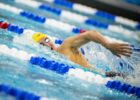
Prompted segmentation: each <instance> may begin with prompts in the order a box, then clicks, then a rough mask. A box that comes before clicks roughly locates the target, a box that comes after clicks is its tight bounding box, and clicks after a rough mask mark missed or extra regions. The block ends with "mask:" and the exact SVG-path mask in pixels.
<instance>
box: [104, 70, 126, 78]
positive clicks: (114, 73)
mask: <svg viewBox="0 0 140 100" xmlns="http://www.w3.org/2000/svg"><path fill="white" fill-rule="evenodd" d="M105 75H106V77H116V76H120V77H123V78H124V77H125V75H124V74H122V73H117V72H113V71H111V72H105Z"/></svg>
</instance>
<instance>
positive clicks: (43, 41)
mask: <svg viewBox="0 0 140 100" xmlns="http://www.w3.org/2000/svg"><path fill="white" fill-rule="evenodd" d="M39 43H40V44H41V45H43V46H48V47H50V48H51V50H54V49H55V46H54V44H53V43H52V42H51V40H50V39H49V38H48V37H44V38H42V39H41V40H40V41H39Z"/></svg>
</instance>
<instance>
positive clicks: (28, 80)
mask: <svg viewBox="0 0 140 100" xmlns="http://www.w3.org/2000/svg"><path fill="white" fill-rule="evenodd" d="M0 3H4V4H5V5H10V6H14V7H16V8H20V9H24V10H26V11H29V12H32V13H34V14H36V15H39V16H45V17H47V18H52V19H55V20H57V21H61V22H65V23H67V24H70V25H75V26H77V27H79V28H83V29H86V30H88V29H95V30H98V31H99V32H101V33H103V34H104V35H106V36H109V37H111V39H112V38H117V39H118V38H119V39H120V40H121V41H126V42H129V43H130V44H133V45H135V46H136V47H137V48H139V47H140V46H139V42H140V41H139V38H138V36H139V30H137V29H132V28H129V27H126V28H127V29H129V30H130V31H133V32H134V35H133V36H128V35H125V34H123V33H117V32H116V33H115V32H112V31H109V30H106V29H102V28H99V27H94V26H88V25H85V24H84V23H77V22H74V21H70V20H65V19H61V18H59V17H58V16H56V15H54V14H52V13H50V12H45V11H42V10H39V9H36V8H33V7H29V6H26V5H21V4H18V3H15V2H14V0H7V1H5V0H1V1H0ZM43 3H46V2H43ZM48 5H49V3H48ZM51 6H53V7H59V8H60V9H65V8H64V7H61V6H55V5H54V4H51ZM65 10H69V9H65ZM69 11H72V12H75V11H73V10H69ZM76 13H78V12H76ZM80 14H81V15H85V14H82V13H80ZM88 17H91V16H88ZM96 17H97V16H96ZM91 18H93V19H94V17H91ZM100 19H102V18H100V17H97V19H96V20H98V21H99V20H100ZM0 21H4V22H8V23H11V24H14V25H17V26H19V27H22V28H24V30H26V29H30V30H33V31H35V32H43V33H46V34H48V35H49V36H51V37H54V38H56V39H60V40H64V39H65V38H67V37H70V36H74V35H78V33H77V34H75V33H73V32H68V31H64V30H62V29H61V28H56V27H53V26H49V25H43V24H42V23H38V22H35V21H33V20H30V19H27V18H24V17H22V16H20V15H18V14H14V13H13V12H10V11H7V10H4V9H0ZM103 22H105V23H108V24H110V21H109V20H105V21H103ZM114 24H115V25H118V24H117V23H114ZM118 26H119V25H118ZM124 28H125V27H124ZM135 36H136V37H137V38H135ZM3 45H6V46H7V47H8V48H9V49H7V47H5V46H3ZM13 48H16V50H17V51H16V50H15V49H13ZM40 48H41V49H40ZM81 48H82V49H83V50H84V53H83V54H84V56H85V57H86V59H87V60H88V62H89V63H90V64H91V65H92V66H96V67H97V68H98V69H101V70H103V71H110V70H113V71H118V72H123V73H125V74H126V75H127V77H126V78H124V79H123V78H120V77H116V78H113V79H112V80H119V81H121V82H124V83H128V84H131V85H132V86H137V87H140V81H139V80H140V79H139V75H140V73H139V72H140V69H139V60H140V58H139V55H140V52H136V51H134V53H133V55H132V57H130V58H127V57H122V58H118V57H116V56H114V55H113V54H111V52H110V51H108V50H107V49H105V48H104V47H102V46H101V45H99V44H96V43H88V44H86V45H84V46H82V47H81ZM0 49H1V50H0V84H6V85H9V86H11V87H14V88H17V89H20V90H24V91H27V92H29V93H33V94H35V95H37V96H40V97H41V99H42V97H45V99H44V100H118V99H121V100H128V99H130V100H137V99H138V97H137V96H135V95H131V94H130V95H129V94H127V93H124V92H120V91H116V90H113V89H109V88H107V87H106V86H105V84H100V80H98V79H96V82H88V81H86V80H85V79H83V78H81V77H84V76H83V75H82V72H81V73H80V71H79V77H73V76H70V75H68V74H64V75H63V74H58V73H56V72H54V71H51V70H46V69H44V68H42V67H39V66H37V65H33V64H31V63H30V61H29V59H26V57H25V59H24V54H25V52H26V53H27V54H32V55H34V54H35V55H36V56H40V57H45V58H46V59H47V60H53V61H56V62H59V63H63V64H65V65H66V66H74V67H75V68H80V69H82V70H84V71H88V72H90V71H89V70H87V69H85V68H83V67H82V66H80V65H77V64H75V63H73V62H71V61H69V60H68V59H67V58H66V57H64V56H63V55H61V54H58V53H57V52H54V51H51V50H50V49H49V48H47V47H43V46H40V45H38V44H36V43H34V42H32V41H30V34H20V35H19V34H17V33H15V32H11V31H8V30H6V29H0ZM2 49H3V50H2ZM11 49H12V50H11ZM8 50H9V52H8ZM10 50H11V51H10ZM21 50H22V51H25V52H24V53H23V52H22V53H20V54H19V55H16V54H18V53H17V52H19V51H21ZM79 50H80V49H79ZM14 53H15V54H14ZM21 54H23V55H21ZM101 56H102V58H101ZM27 58H28V57H27ZM120 62H121V64H120ZM92 73H94V74H95V75H98V74H97V73H95V72H92ZM80 75H81V76H80ZM99 76H101V75H99ZM103 77H104V76H103ZM104 78H105V77H104ZM0 91H1V90H0ZM15 99H17V98H16V97H14V96H10V95H7V94H5V93H3V92H0V100H15ZM22 99H23V98H22ZM23 100H24V99H23ZM42 100H43V99H42Z"/></svg>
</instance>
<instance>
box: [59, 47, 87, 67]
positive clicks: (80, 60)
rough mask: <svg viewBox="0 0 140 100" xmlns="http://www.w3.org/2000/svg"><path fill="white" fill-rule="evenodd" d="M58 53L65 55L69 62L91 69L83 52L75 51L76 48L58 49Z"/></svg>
mask: <svg viewBox="0 0 140 100" xmlns="http://www.w3.org/2000/svg"><path fill="white" fill-rule="evenodd" d="M57 52H59V53H61V54H63V55H65V56H66V57H67V58H68V59H69V60H71V61H73V62H75V63H77V64H79V65H81V66H84V67H89V64H88V62H87V61H86V59H85V58H84V57H83V55H82V54H81V52H79V50H78V49H74V48H63V47H61V46H60V47H59V48H58V49H57Z"/></svg>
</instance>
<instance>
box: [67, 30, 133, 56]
mask: <svg viewBox="0 0 140 100" xmlns="http://www.w3.org/2000/svg"><path fill="white" fill-rule="evenodd" d="M90 41H93V42H96V43H100V44H101V45H103V46H104V47H105V48H107V49H109V50H110V51H111V52H112V53H113V54H115V55H117V56H119V57H120V56H121V55H124V56H130V55H131V54H132V50H131V48H130V46H129V45H128V44H126V43H118V42H110V41H109V40H108V39H107V38H105V37H104V36H103V35H101V34H100V33H99V32H97V31H95V30H93V31H86V32H84V33H82V34H80V35H77V36H73V37H70V38H67V39H66V40H65V41H64V44H65V46H66V47H72V48H75V49H77V48H79V47H81V46H82V45H84V44H86V43H88V42H90Z"/></svg>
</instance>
